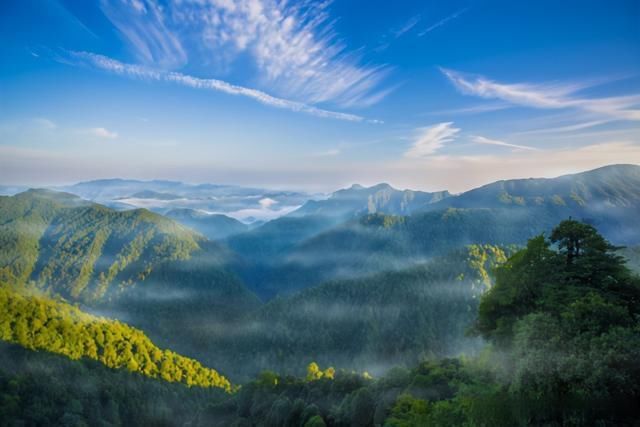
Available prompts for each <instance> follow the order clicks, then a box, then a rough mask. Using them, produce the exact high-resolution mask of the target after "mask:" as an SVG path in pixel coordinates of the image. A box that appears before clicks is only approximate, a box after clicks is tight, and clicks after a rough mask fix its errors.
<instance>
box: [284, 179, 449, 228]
mask: <svg viewBox="0 0 640 427" xmlns="http://www.w3.org/2000/svg"><path fill="white" fill-rule="evenodd" d="M449 196H450V194H449V192H448V191H438V192H434V193H427V192H424V191H412V190H396V189H395V188H393V187H391V186H390V185H389V184H384V183H383V184H378V185H375V186H373V187H368V188H367V187H363V186H361V185H357V184H355V185H353V186H351V187H350V188H347V189H343V190H339V191H336V192H335V193H333V194H331V196H329V198H327V199H325V200H310V201H308V202H307V203H305V204H304V205H303V206H302V207H300V208H299V209H297V210H295V211H293V212H292V213H290V214H289V216H292V217H301V216H306V215H314V216H327V217H331V218H340V219H349V218H353V217H356V216H360V215H363V214H371V213H384V214H390V215H410V214H411V213H413V212H414V211H415V210H416V209H419V208H422V207H424V206H425V205H429V204H432V203H436V202H439V201H440V200H443V199H446V198H447V197H449Z"/></svg>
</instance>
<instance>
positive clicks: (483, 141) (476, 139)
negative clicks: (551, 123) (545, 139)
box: [471, 135, 538, 151]
mask: <svg viewBox="0 0 640 427" xmlns="http://www.w3.org/2000/svg"><path fill="white" fill-rule="evenodd" d="M471 140H472V141H473V142H475V143H476V144H484V145H497V146H500V147H508V148H514V149H516V150H529V151H538V149H537V148H534V147H530V146H528V145H518V144H510V143H508V142H505V141H500V140H497V139H491V138H486V137H484V136H479V135H475V136H473V137H472V138H471Z"/></svg>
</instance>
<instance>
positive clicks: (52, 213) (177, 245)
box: [0, 190, 259, 364]
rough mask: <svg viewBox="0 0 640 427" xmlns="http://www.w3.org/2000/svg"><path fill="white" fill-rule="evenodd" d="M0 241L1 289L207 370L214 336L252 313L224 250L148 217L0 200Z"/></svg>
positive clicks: (49, 201) (63, 197)
mask: <svg viewBox="0 0 640 427" xmlns="http://www.w3.org/2000/svg"><path fill="white" fill-rule="evenodd" d="M0 241H2V246H1V252H0V261H1V264H0V266H1V268H0V273H1V274H2V276H1V277H0V280H1V281H2V282H4V283H8V284H10V285H13V286H15V287H16V288H21V287H25V286H26V285H28V284H31V286H33V287H35V288H37V289H40V290H42V291H45V292H48V293H49V294H51V295H59V296H62V297H64V298H67V299H69V300H72V301H78V302H81V303H82V304H83V305H84V307H85V308H87V309H89V310H91V311H92V312H94V313H97V314H101V315H106V316H109V317H115V318H118V319H125V320H126V321H127V322H129V323H131V324H133V325H135V326H136V327H140V328H143V329H144V330H145V331H146V332H148V333H149V334H150V336H152V338H153V340H154V341H156V342H159V343H161V344H162V345H163V346H166V347H173V348H176V349H177V350H179V351H180V352H182V353H186V354H189V355H191V356H197V357H198V358H200V359H202V360H203V361H206V362H207V363H211V364H214V363H216V361H217V360H218V356H219V354H220V353H221V352H222V351H223V350H222V349H218V348H216V345H215V342H216V338H217V336H218V335H219V334H221V333H224V330H225V328H226V327H227V326H228V324H229V323H233V322H234V321H235V320H236V319H237V318H238V317H239V316H243V315H244V314H245V313H246V312H249V311H252V310H253V309H255V307H256V306H257V305H258V304H259V301H258V299H257V298H256V297H255V295H253V294H252V293H251V292H249V291H248V290H247V289H246V288H245V287H244V285H243V284H242V283H241V282H240V281H239V280H238V279H237V278H236V276H235V275H234V274H232V273H230V272H228V271H227V269H226V267H225V266H226V264H227V263H228V262H229V259H230V258H232V255H231V254H229V253H228V252H227V251H226V250H225V249H223V248H222V247H221V246H219V245H218V244H216V243H214V242H210V241H207V240H206V239H205V238H204V237H203V236H201V235H200V234H197V233H195V232H193V231H191V230H189V229H187V228H186V227H184V226H181V225H179V224H177V223H176V222H174V221H172V220H170V219H168V218H165V217H163V216H160V215H157V214H154V213H152V212H149V211H146V210H135V211H126V212H118V211H114V210H112V209H109V208H105V207H104V206H101V205H97V204H94V203H91V202H87V201H85V200H83V199H80V198H78V197H76V196H73V195H70V194H66V193H57V192H51V191H47V190H30V191H27V192H25V193H21V194H18V195H16V196H13V197H3V198H0Z"/></svg>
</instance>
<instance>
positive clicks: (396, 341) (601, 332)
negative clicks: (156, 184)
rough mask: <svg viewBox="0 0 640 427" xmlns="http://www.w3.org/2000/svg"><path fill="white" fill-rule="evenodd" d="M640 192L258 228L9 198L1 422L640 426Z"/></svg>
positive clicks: (567, 194) (2, 227)
mask: <svg viewBox="0 0 640 427" xmlns="http://www.w3.org/2000/svg"><path fill="white" fill-rule="evenodd" d="M637 175H638V174H637V173H636V169H634V168H633V167H632V168H631V169H629V168H626V167H621V168H617V169H612V170H610V171H608V172H607V171H606V170H605V171H594V172H589V173H586V174H580V175H578V176H573V177H572V178H570V179H569V178H562V179H560V178H559V179H557V180H550V181H549V182H547V181H538V180H533V181H529V180H524V181H515V182H501V183H496V184H492V185H489V186H486V187H482V188H480V189H478V190H472V191H471V192H468V193H464V194H462V195H458V196H455V195H451V194H447V193H433V194H432V193H420V192H415V193H412V192H399V191H398V190H394V189H392V188H391V187H389V186H386V185H380V186H375V187H370V188H364V187H358V186H356V187H352V188H350V189H346V190H342V191H341V192H337V193H335V194H334V195H333V196H330V197H329V198H328V199H326V200H318V201H314V202H313V203H310V204H309V205H307V206H306V207H305V206H303V208H301V209H300V210H299V211H294V212H293V213H292V214H290V215H285V216H282V217H280V218H278V219H275V220H272V221H269V222H267V223H265V224H264V225H256V226H253V227H248V226H239V225H238V224H237V223H236V222H234V220H230V219H229V218H226V217H224V218H223V217H219V216H217V217H208V216H205V215H203V214H201V213H197V212H196V211H190V210H188V209H186V210H185V211H179V212H176V211H175V210H173V212H172V211H167V212H165V213H166V214H167V215H169V216H172V217H174V218H173V219H171V218H168V217H166V216H163V215H161V214H160V213H154V212H150V211H148V210H145V209H134V210H124V211H118V210H115V209H112V208H107V207H105V206H102V205H99V204H96V203H93V202H90V201H86V200H83V199H81V198H79V197H76V196H74V195H71V194H67V193H57V192H53V191H48V190H30V191H26V192H24V193H20V194H18V195H16V196H11V197H0V242H2V246H0V309H1V310H0V340H2V341H3V344H2V347H1V348H0V350H1V351H0V359H1V360H2V362H3V363H2V366H0V405H1V406H0V408H1V411H2V414H3V415H5V414H7V415H6V416H3V417H1V418H2V420H1V421H0V425H194V426H197V425H202V426H207V425H221V426H227V425H229V426H231V425H234V426H244V425H247V426H249V425H256V426H262V425H268V426H280V425H290V426H322V425H326V426H351V425H358V426H369V425H380V426H413V425H466V426H473V425H492V426H493V425H496V426H501V425H504V426H513V425H634V422H635V421H636V420H637V419H638V417H639V414H638V413H637V409H635V408H637V407H640V405H639V403H640V390H639V389H638V385H637V381H636V379H637V378H639V377H640V363H639V362H638V361H639V360H640V353H639V351H640V350H639V349H640V325H639V324H638V320H639V319H640V282H639V280H640V279H638V276H636V275H635V274H637V273H638V270H639V265H640V264H639V260H640V253H639V252H638V244H639V243H640V241H639V240H638V239H636V240H634V237H633V236H635V234H634V233H635V231H633V230H636V228H637V225H635V223H634V222H633V220H632V218H636V216H637V209H636V208H637V207H638V206H639V204H638V200H640V198H639V197H637V195H636V193H635V189H634V188H632V187H633V186H630V185H622V184H621V182H622V181H621V180H622V179H623V178H625V179H626V181H625V182H627V183H630V182H635V180H636V179H637ZM572 194H573V196H572ZM143 195H149V194H147V193H145V194H143ZM151 196H154V194H151ZM555 196H558V197H555ZM154 197H155V196H154ZM171 200H175V199H171ZM602 206H608V207H607V209H606V210H602V209H601V208H602ZM334 211H335V212H334ZM572 215H575V216H574V217H575V218H577V219H571V218H570V217H571V216H572ZM567 218H569V219H567ZM180 222H183V223H182V224H179V223H180ZM603 224H604V226H603V227H600V226H601V225H603ZM207 227H210V228H207ZM225 227H226V228H227V229H228V230H227V231H228V233H227V232H223V234H219V235H218V236H219V237H218V238H217V239H216V238H212V237H213V236H214V234H215V233H220V232H222V231H224V229H225ZM600 228H602V230H601V229H600ZM624 229H629V230H632V231H633V232H630V233H628V234H626V236H627V239H626V240H630V241H631V245H629V246H627V247H622V246H617V245H614V244H612V243H610V242H614V243H616V244H620V243H625V242H626V240H624V239H622V240H621V239H617V237H618V236H619V235H620V233H621V232H622V230H624ZM221 230H222V231H221ZM203 234H208V237H207V236H205V235H203ZM80 378H85V379H86V380H80ZM156 395H157V398H150V396H156ZM134 412H135V413H134ZM129 420H130V421H129Z"/></svg>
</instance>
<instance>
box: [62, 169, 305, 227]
mask: <svg viewBox="0 0 640 427" xmlns="http://www.w3.org/2000/svg"><path fill="white" fill-rule="evenodd" d="M54 189H55V190H59V191H65V192H69V193H72V194H76V195H78V196H80V197H82V198H84V199H87V200H91V201H94V202H97V203H100V204H103V205H105V206H109V207H112V208H114V209H118V210H123V209H131V208H146V209H149V210H151V211H154V212H157V213H161V214H164V213H166V212H167V211H170V210H173V209H183V208H185V209H194V210H201V211H206V212H212V213H214V212H215V213H220V214H224V215H227V216H231V217H233V218H236V219H239V220H241V221H242V222H244V223H247V224H248V223H253V222H256V221H258V222H259V221H266V220H271V219H274V218H277V217H280V216H282V215H286V214H287V213H289V212H291V211H292V210H294V209H297V208H298V207H299V206H300V205H302V204H304V203H305V202H306V201H307V200H309V198H310V196H309V195H308V194H305V193H301V192H295V191H274V190H265V189H262V188H253V187H241V186H237V185H217V184H186V183H182V182H178V181H162V180H153V181H138V180H125V179H103V180H96V181H87V182H81V183H78V184H74V185H70V186H65V187H57V188H54Z"/></svg>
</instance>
